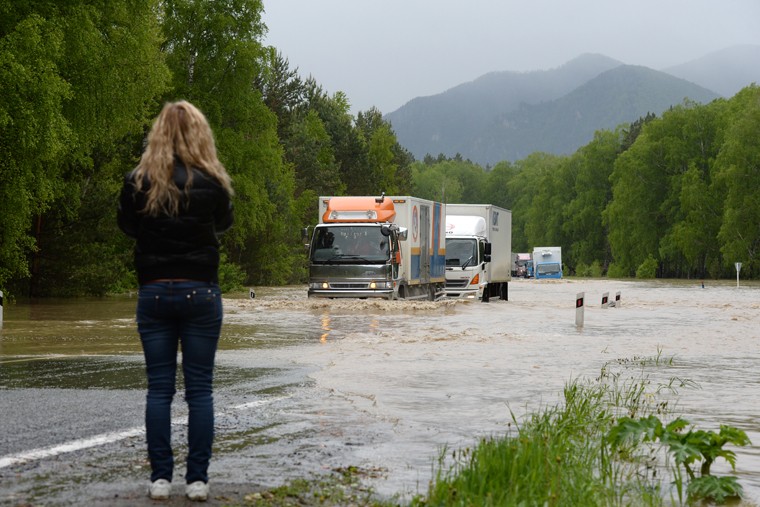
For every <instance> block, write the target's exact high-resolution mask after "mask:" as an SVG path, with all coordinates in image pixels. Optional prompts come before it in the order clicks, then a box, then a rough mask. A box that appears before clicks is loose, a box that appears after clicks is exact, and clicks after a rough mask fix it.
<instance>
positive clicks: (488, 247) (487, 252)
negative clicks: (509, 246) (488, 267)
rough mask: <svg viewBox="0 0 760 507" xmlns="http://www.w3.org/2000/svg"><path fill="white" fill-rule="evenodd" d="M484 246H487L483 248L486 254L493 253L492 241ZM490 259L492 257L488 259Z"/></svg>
mask: <svg viewBox="0 0 760 507" xmlns="http://www.w3.org/2000/svg"><path fill="white" fill-rule="evenodd" d="M484 246H485V248H484V249H483V253H485V254H486V255H491V243H489V242H486V244H485V245H484ZM488 260H489V261H490V260H491V259H488Z"/></svg>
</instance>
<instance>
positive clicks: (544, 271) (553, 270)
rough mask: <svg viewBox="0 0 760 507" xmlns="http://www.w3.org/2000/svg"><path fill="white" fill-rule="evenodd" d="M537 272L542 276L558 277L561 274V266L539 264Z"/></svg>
mask: <svg viewBox="0 0 760 507" xmlns="http://www.w3.org/2000/svg"><path fill="white" fill-rule="evenodd" d="M536 270H537V271H538V274H540V275H556V274H557V273H559V272H560V269H559V264H558V263H555V262H550V263H546V264H538V265H537V266H536Z"/></svg>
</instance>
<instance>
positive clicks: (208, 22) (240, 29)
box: [162, 0, 302, 284]
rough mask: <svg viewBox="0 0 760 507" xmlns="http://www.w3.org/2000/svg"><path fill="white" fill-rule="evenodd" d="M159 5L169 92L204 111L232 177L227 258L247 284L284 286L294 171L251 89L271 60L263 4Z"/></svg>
mask: <svg viewBox="0 0 760 507" xmlns="http://www.w3.org/2000/svg"><path fill="white" fill-rule="evenodd" d="M163 6H164V11H163V18H162V19H163V28H164V33H165V35H166V42H165V43H164V47H165V50H166V52H167V62H168V64H169V67H170V69H171V70H172V74H173V89H172V91H171V93H170V95H171V96H172V97H182V98H186V99H188V100H191V101H193V102H194V103H196V104H197V105H198V107H200V108H201V110H203V112H204V113H206V115H207V116H208V119H209V122H210V123H211V125H212V128H213V129H214V133H215V135H216V139H217V148H218V150H219V156H220V159H221V160H222V162H223V163H224V164H225V166H226V167H227V169H228V171H229V172H230V175H231V176H232V179H233V186H234V188H235V192H236V198H235V200H234V204H235V220H236V222H235V226H234V227H233V229H232V231H230V233H228V234H226V235H225V236H224V240H225V246H226V247H227V248H228V249H229V253H230V255H229V257H230V259H231V260H232V261H234V262H236V263H238V264H240V265H242V266H243V267H244V269H245V270H246V272H247V273H248V276H249V278H250V280H249V281H251V282H253V283H259V284H261V283H285V282H287V281H289V280H291V279H292V276H293V273H294V270H296V266H297V264H298V263H299V262H300V256H301V255H302V252H301V251H300V249H298V248H297V247H298V243H299V241H298V238H299V230H298V227H297V223H296V224H294V220H293V219H292V217H293V214H294V209H293V195H294V189H295V175H294V172H293V168H292V166H290V165H289V164H286V163H285V161H284V156H283V148H282V146H281V145H280V142H279V138H278V135H277V117H276V116H275V115H274V113H272V111H270V110H269V109H268V108H267V107H266V105H265V104H264V102H263V97H262V94H261V91H260V90H258V89H257V88H256V83H260V82H261V78H260V76H261V74H262V73H264V72H265V69H266V68H267V66H269V65H271V62H272V58H273V54H272V52H271V51H269V50H267V49H266V48H264V46H263V45H262V43H261V40H262V37H263V34H264V30H265V28H264V25H263V23H262V21H261V13H262V11H263V5H262V3H261V1H260V0H219V1H214V2H208V1H203V0H164V2H163ZM294 225H296V226H295V227H294Z"/></svg>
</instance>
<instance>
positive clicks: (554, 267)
mask: <svg viewBox="0 0 760 507" xmlns="http://www.w3.org/2000/svg"><path fill="white" fill-rule="evenodd" d="M533 274H534V276H535V277H536V279H539V278H562V247H559V246H541V247H535V248H534V249H533Z"/></svg>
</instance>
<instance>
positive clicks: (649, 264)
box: [636, 254, 657, 279]
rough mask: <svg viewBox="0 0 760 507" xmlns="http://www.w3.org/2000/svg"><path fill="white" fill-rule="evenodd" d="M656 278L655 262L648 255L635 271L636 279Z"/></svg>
mask: <svg viewBox="0 0 760 507" xmlns="http://www.w3.org/2000/svg"><path fill="white" fill-rule="evenodd" d="M656 276H657V260H656V259H655V258H654V257H652V255H651V254H650V255H649V257H647V260H645V261H644V262H642V263H641V265H640V266H639V267H638V268H637V269H636V278H640V279H647V278H656Z"/></svg>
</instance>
